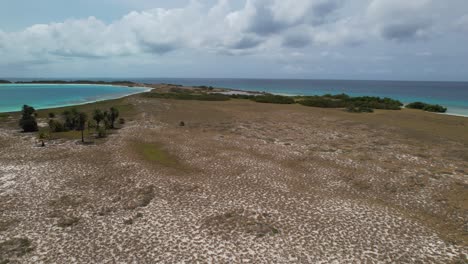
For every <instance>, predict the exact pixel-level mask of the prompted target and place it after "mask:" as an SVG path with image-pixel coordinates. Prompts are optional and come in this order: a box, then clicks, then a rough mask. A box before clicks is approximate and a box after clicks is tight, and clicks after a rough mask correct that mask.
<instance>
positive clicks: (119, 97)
mask: <svg viewBox="0 0 468 264" xmlns="http://www.w3.org/2000/svg"><path fill="white" fill-rule="evenodd" d="M11 84H17V85H99V86H116V87H125V88H144V89H145V90H144V91H138V92H132V93H129V94H125V95H121V96H117V97H112V98H100V99H95V100H90V101H85V102H79V103H70V104H60V105H54V106H50V107H37V108H36V107H34V108H35V109H36V110H42V111H44V110H49V109H56V108H62V107H70V106H80V105H86V104H93V103H97V102H104V101H110V100H117V99H121V98H124V97H127V96H132V95H136V94H140V93H147V92H149V91H151V90H153V89H154V88H152V87H148V86H143V85H146V84H138V86H124V85H118V84H98V83H96V84H91V83H89V84H84V83H83V84H81V83H77V84H74V83H70V84H59V83H58V84H55V83H50V84H47V83H38V84H35V83H24V84H23V83H11ZM11 84H5V85H11ZM1 85H4V84H0V86H1ZM18 112H21V110H18V111H2V110H1V109H0V114H12V113H18Z"/></svg>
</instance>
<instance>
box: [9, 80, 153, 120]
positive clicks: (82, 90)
mask: <svg viewBox="0 0 468 264" xmlns="http://www.w3.org/2000/svg"><path fill="white" fill-rule="evenodd" d="M146 90H148V89H147V88H136V87H124V86H110V85H88V84H67V85H63V84H0V113H2V112H13V111H20V110H21V107H22V106H23V105H24V104H27V105H29V106H32V107H34V108H36V109H44V108H52V107H61V106H68V105H77V104H84V103H89V102H95V101H101V100H106V99H113V98H119V97H122V96H126V95H130V94H134V93H138V92H144V91H146Z"/></svg>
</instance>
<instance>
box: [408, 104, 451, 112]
mask: <svg viewBox="0 0 468 264" xmlns="http://www.w3.org/2000/svg"><path fill="white" fill-rule="evenodd" d="M405 107H406V108H411V109H420V110H423V111H427V112H436V113H445V112H447V108H446V107H443V106H441V105H438V104H427V103H423V102H414V103H410V104H407V105H406V106H405Z"/></svg>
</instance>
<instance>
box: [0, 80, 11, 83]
mask: <svg viewBox="0 0 468 264" xmlns="http://www.w3.org/2000/svg"><path fill="white" fill-rule="evenodd" d="M0 83H11V82H10V81H7V80H0Z"/></svg>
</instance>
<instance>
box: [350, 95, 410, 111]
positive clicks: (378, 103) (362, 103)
mask: <svg viewBox="0 0 468 264" xmlns="http://www.w3.org/2000/svg"><path fill="white" fill-rule="evenodd" d="M346 102H347V103H348V104H349V105H353V106H355V107H367V108H374V109H387V110H400V109H401V107H402V106H403V104H402V103H401V102H400V101H398V100H394V99H391V98H387V97H385V98H380V97H375V96H360V97H350V98H349V99H347V100H346Z"/></svg>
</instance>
